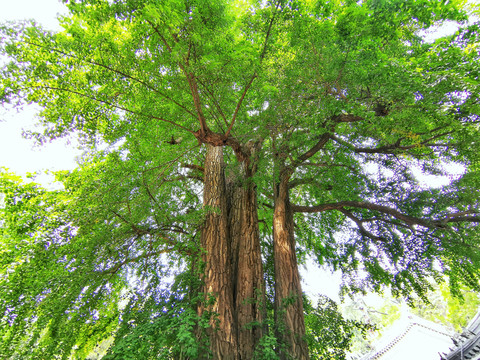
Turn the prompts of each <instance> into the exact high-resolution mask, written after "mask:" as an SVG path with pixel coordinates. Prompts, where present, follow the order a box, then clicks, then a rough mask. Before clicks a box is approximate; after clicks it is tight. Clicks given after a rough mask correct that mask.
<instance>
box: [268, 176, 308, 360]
mask: <svg viewBox="0 0 480 360" xmlns="http://www.w3.org/2000/svg"><path fill="white" fill-rule="evenodd" d="M288 179H289V176H288V173H287V172H286V171H284V172H283V173H281V175H280V180H279V183H278V184H277V185H276V189H275V190H276V191H275V208H274V214H273V254H274V264H275V265H274V266H275V304H274V306H275V324H276V326H277V329H276V332H277V337H278V339H279V340H280V348H279V349H278V352H279V357H280V359H297V360H307V359H308V358H309V357H308V347H307V343H306V341H305V321H304V316H303V300H302V287H301V283H300V275H299V272H298V265H297V256H296V253H295V237H294V228H293V227H294V223H293V212H292V211H291V209H290V201H289V194H288Z"/></svg>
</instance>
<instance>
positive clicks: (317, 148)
mask: <svg viewBox="0 0 480 360" xmlns="http://www.w3.org/2000/svg"><path fill="white" fill-rule="evenodd" d="M331 136H332V135H331V134H330V133H325V134H323V135H321V136H320V139H319V140H318V142H317V143H316V144H315V145H314V146H313V147H312V148H310V150H308V151H306V152H305V153H304V154H302V155H300V156H299V157H298V159H297V161H296V165H295V166H299V165H300V164H301V163H302V162H304V161H305V160H307V159H309V158H311V157H312V156H313V155H315V154H316V153H317V152H319V151H320V150H321V149H323V147H324V146H325V144H326V143H327V142H328V140H330V138H331Z"/></svg>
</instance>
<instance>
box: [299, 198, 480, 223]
mask: <svg viewBox="0 0 480 360" xmlns="http://www.w3.org/2000/svg"><path fill="white" fill-rule="evenodd" d="M345 208H357V209H366V210H372V211H378V212H381V213H383V214H387V215H390V216H393V217H394V218H396V219H398V220H401V221H403V222H404V223H406V224H407V225H409V226H413V225H420V226H423V227H427V228H443V227H445V224H446V223H450V222H462V221H468V222H480V217H478V216H452V215H447V216H446V217H445V218H444V219H439V220H429V219H422V218H418V217H415V216H410V215H406V214H404V213H402V212H400V211H398V210H396V209H394V208H392V207H389V206H385V205H379V204H374V203H370V202H365V201H340V202H337V203H329V204H321V205H317V206H299V205H292V210H293V211H294V212H303V213H318V212H325V211H330V210H339V211H342V210H345Z"/></svg>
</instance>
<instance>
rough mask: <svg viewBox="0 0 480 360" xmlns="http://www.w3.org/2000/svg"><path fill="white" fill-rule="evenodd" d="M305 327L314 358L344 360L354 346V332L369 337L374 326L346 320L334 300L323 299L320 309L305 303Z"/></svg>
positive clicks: (320, 299)
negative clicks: (368, 332) (369, 332)
mask: <svg viewBox="0 0 480 360" xmlns="http://www.w3.org/2000/svg"><path fill="white" fill-rule="evenodd" d="M305 305H306V306H305V326H306V329H307V341H308V345H309V349H310V354H311V355H310V356H311V357H312V358H314V359H338V360H345V359H346V358H347V354H348V353H349V350H350V349H351V347H352V345H353V341H352V340H353V337H354V334H355V333H359V334H361V336H362V337H366V334H367V331H371V330H374V329H375V327H374V326H372V325H369V324H366V323H362V322H360V321H355V320H347V319H345V318H344V317H343V315H342V314H341V313H340V311H339V309H338V307H337V304H335V302H334V301H332V300H331V299H329V298H327V297H326V296H321V297H320V298H319V300H318V302H317V306H316V307H315V306H313V305H312V304H311V302H310V301H308V300H306V302H305Z"/></svg>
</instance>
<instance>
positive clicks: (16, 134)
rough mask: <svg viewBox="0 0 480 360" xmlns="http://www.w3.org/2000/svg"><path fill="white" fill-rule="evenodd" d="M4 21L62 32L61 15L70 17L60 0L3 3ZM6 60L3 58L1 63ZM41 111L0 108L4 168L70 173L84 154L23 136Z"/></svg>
mask: <svg viewBox="0 0 480 360" xmlns="http://www.w3.org/2000/svg"><path fill="white" fill-rule="evenodd" d="M0 9H1V11H0V22H1V23H3V22H5V21H11V20H26V19H35V20H36V21H37V22H38V23H40V24H42V26H43V27H45V28H47V29H49V30H60V27H59V25H58V21H57V20H56V17H57V14H66V7H65V5H64V4H62V3H61V1H59V0H0ZM4 61H5V59H1V58H0V63H3V62H4ZM37 110H38V108H37V107H35V106H25V107H24V109H23V110H21V111H19V110H16V109H11V108H10V109H8V108H7V109H5V108H1V107H0V167H6V168H9V169H10V171H12V172H15V173H17V174H19V175H22V176H24V175H25V174H26V173H27V172H37V171H45V170H47V169H49V170H52V171H55V170H67V169H73V168H74V167H75V166H76V163H75V157H76V156H78V155H80V151H79V150H77V148H76V147H75V146H74V145H72V144H68V143H67V141H66V140H56V141H54V142H52V143H48V144H46V145H45V146H42V147H39V146H35V144H34V141H33V140H29V139H25V138H23V137H22V132H23V129H32V130H33V129H36V127H35V123H36V119H35V113H36V112H37ZM50 180H51V177H50V176H46V175H43V176H39V178H38V179H37V181H39V182H41V183H45V184H46V183H48V182H49V181H50Z"/></svg>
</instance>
